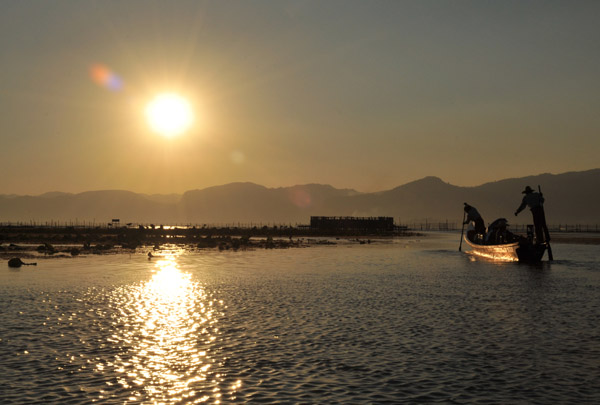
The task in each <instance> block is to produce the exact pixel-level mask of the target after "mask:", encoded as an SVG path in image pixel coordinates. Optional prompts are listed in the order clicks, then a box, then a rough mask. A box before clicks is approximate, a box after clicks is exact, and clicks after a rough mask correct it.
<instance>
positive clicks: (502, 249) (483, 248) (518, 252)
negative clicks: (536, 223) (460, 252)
mask: <svg viewBox="0 0 600 405" xmlns="http://www.w3.org/2000/svg"><path fill="white" fill-rule="evenodd" d="M506 226H507V223H506V219H504V218H500V219H497V220H496V221H494V222H493V223H492V224H491V225H490V226H489V227H488V232H487V234H486V235H482V234H477V233H476V232H475V229H474V228H473V227H471V226H470V227H469V230H468V231H467V232H466V234H465V235H464V240H465V242H466V243H467V244H468V245H469V246H470V247H471V252H470V253H471V254H474V255H477V256H481V257H485V258H488V259H492V260H503V261H513V262H516V261H518V262H521V263H537V262H540V261H541V260H542V257H543V256H544V252H545V251H546V244H543V243H533V240H532V238H530V237H527V238H526V237H523V236H518V235H514V234H512V233H511V232H509V231H507V230H506Z"/></svg>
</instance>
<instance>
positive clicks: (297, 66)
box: [0, 0, 600, 195]
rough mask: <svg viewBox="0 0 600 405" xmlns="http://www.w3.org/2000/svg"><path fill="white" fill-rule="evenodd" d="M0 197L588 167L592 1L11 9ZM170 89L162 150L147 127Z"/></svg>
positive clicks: (5, 13)
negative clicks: (176, 114) (172, 96)
mask: <svg viewBox="0 0 600 405" xmlns="http://www.w3.org/2000/svg"><path fill="white" fill-rule="evenodd" d="M0 10H1V11H2V12H1V13H0V55H1V56H2V60H3V66H2V68H1V70H0V94H1V95H2V96H1V97H0V117H1V119H0V137H1V139H2V143H3V147H2V149H1V150H0V162H1V163H0V165H1V166H0V168H2V172H3V173H4V175H3V176H1V177H0V194H17V195H40V194H44V193H46V192H54V191H61V192H69V193H79V192H84V191H90V190H115V189H118V190H130V191H134V192H136V193H145V194H180V193H183V192H185V191H187V190H193V189H203V188H206V187H211V186H218V185H223V184H228V183H232V182H252V183H255V184H260V185H263V186H265V187H269V188H275V187H288V186H291V185H297V184H308V183H319V184H329V185H332V186H334V187H336V188H347V189H354V190H357V191H361V192H375V191H382V190H389V189H392V188H394V187H397V186H399V185H403V184H406V183H409V182H411V181H415V180H418V179H421V178H424V177H426V176H436V177H440V178H442V179H443V180H444V181H445V182H448V183H450V184H454V185H459V186H464V187H472V186H477V185H481V184H485V183H488V182H492V181H497V180H500V179H506V178H518V177H523V176H529V175H536V174H540V173H565V172H570V171H583V170H589V169H590V168H595V167H598V164H597V152H598V150H600V137H598V136H597V134H598V133H599V130H600V116H599V115H598V114H597V113H596V111H595V108H594V106H596V105H598V102H599V101H600V100H599V98H600V91H599V90H600V89H599V87H600V83H599V81H598V80H597V72H598V70H599V68H600V53H598V52H597V38H598V37H599V36H600V25H598V24H597V21H596V16H597V15H598V12H600V3H598V2H590V1H578V2H566V1H530V2H519V1H504V2H479V1H464V2H434V1H391V2H390V1H375V2H363V1H352V0H350V1H337V0H332V1H328V2H320V1H303V2H298V1H278V2H272V1H254V2H246V1H230V2H219V1H204V2H197V1H183V0H182V1H178V2H176V3H163V2H158V1H141V0H130V1H127V2H92V1H89V2H87V1H86V2H71V1H61V0H58V1H54V2H51V3H44V2H9V3H4V4H3V5H2V6H0ZM165 92H170V93H176V94H179V95H181V96H182V97H184V98H185V99H186V100H187V101H189V104H190V105H191V108H192V110H193V117H194V119H193V123H192V124H191V127H190V128H189V129H187V130H186V131H185V132H184V133H182V134H181V135H178V136H174V137H171V138H168V137H164V136H161V135H158V134H157V133H156V132H153V130H151V128H150V126H149V123H148V122H147V118H145V116H144V114H145V111H146V110H147V105H148V103H149V102H150V100H152V99H153V98H155V97H156V95H157V94H160V93H165Z"/></svg>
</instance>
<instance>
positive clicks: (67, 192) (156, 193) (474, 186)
mask: <svg viewBox="0 0 600 405" xmlns="http://www.w3.org/2000/svg"><path fill="white" fill-rule="evenodd" d="M598 169H600V168H591V169H588V170H582V171H581V172H587V171H591V170H598ZM567 173H573V172H565V173H530V174H524V175H523V176H522V177H534V176H540V175H545V174H550V175H560V174H567ZM429 177H434V178H438V179H440V180H441V181H442V182H444V183H447V184H450V185H453V186H457V187H466V188H476V187H479V186H482V185H485V184H489V183H494V182H498V181H502V180H511V179H514V178H503V179H495V180H491V181H487V182H484V183H481V184H475V185H472V186H471V185H469V186H466V185H462V184H453V183H451V182H449V181H446V179H444V178H443V177H441V176H435V175H431V176H424V177H420V178H418V179H413V180H409V181H407V182H406V183H402V184H397V185H395V186H392V187H390V188H387V189H381V190H373V191H362V190H357V189H355V188H348V187H337V186H336V185H335V184H325V183H316V182H309V183H303V184H284V185H279V186H266V185H264V184H260V183H256V182H253V181H233V182H230V183H223V184H215V185H209V186H206V187H194V188H190V189H187V190H183V191H181V192H170V193H161V192H152V191H150V192H144V191H137V190H129V189H121V188H107V189H89V190H78V191H65V190H48V191H44V192H41V193H37V194H32V193H29V194H17V193H0V195H18V196H33V197H37V196H41V195H44V194H52V193H65V194H80V193H86V192H97V191H125V192H133V193H136V194H145V195H162V196H169V195H179V196H181V195H183V194H184V193H186V192H188V191H194V190H204V189H208V188H212V187H221V186H226V185H229V184H235V183H251V184H255V185H257V186H262V187H266V188H268V189H281V188H293V187H299V186H308V185H320V186H331V187H333V188H335V189H337V190H352V191H356V192H359V193H364V194H368V193H378V192H383V191H389V190H392V189H394V188H397V187H401V186H404V185H406V184H410V183H413V182H417V181H420V180H423V179H425V178H429Z"/></svg>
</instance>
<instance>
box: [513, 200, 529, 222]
mask: <svg viewBox="0 0 600 405" xmlns="http://www.w3.org/2000/svg"><path fill="white" fill-rule="evenodd" d="M525 207H527V202H526V201H525V198H524V197H523V202H521V205H519V208H517V210H516V211H515V217H516V216H517V215H518V214H519V212H521V211H523V210H524V209H525Z"/></svg>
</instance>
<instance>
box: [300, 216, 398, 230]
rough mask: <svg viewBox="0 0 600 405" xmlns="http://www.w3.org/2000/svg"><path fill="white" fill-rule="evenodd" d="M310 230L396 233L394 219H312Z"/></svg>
mask: <svg viewBox="0 0 600 405" xmlns="http://www.w3.org/2000/svg"><path fill="white" fill-rule="evenodd" d="M310 230H311V231H316V232H324V233H346V232H350V233H362V234H382V233H391V232H393V231H394V218H392V217H310Z"/></svg>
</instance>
